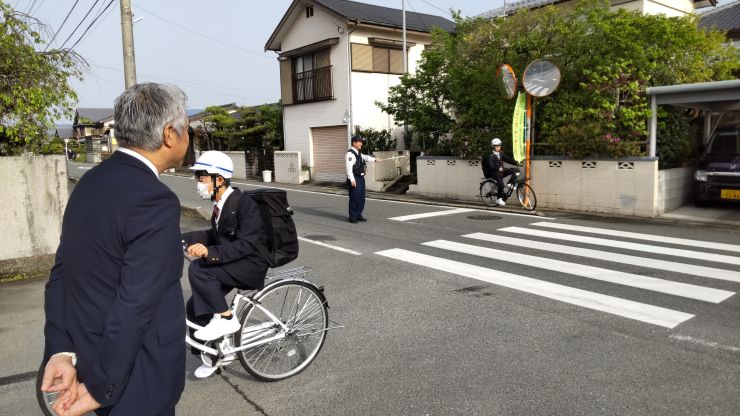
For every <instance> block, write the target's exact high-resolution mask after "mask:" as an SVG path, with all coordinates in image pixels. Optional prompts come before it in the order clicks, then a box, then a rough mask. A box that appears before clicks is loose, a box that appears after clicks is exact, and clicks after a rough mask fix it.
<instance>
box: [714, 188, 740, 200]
mask: <svg viewBox="0 0 740 416" xmlns="http://www.w3.org/2000/svg"><path fill="white" fill-rule="evenodd" d="M719 197H720V198H722V199H740V190H738V189H723V190H722V191H720V194H719Z"/></svg>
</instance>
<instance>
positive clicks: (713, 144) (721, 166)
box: [694, 125, 740, 206]
mask: <svg viewBox="0 0 740 416" xmlns="http://www.w3.org/2000/svg"><path fill="white" fill-rule="evenodd" d="M700 150H702V156H701V159H700V162H699V167H698V168H697V170H696V173H695V174H694V203H695V204H696V205H697V206H702V205H706V204H707V203H708V202H710V201H737V202H740V125H737V126H732V127H724V128H720V129H718V130H717V131H716V132H715V133H714V135H713V136H712V138H711V140H710V141H709V143H708V144H707V146H706V147H705V148H703V149H702V148H700Z"/></svg>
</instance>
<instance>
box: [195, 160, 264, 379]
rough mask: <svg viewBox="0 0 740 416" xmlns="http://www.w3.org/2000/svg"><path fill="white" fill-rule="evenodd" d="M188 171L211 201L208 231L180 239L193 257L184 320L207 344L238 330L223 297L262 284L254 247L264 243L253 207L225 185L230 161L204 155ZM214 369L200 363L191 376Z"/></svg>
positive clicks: (259, 260)
mask: <svg viewBox="0 0 740 416" xmlns="http://www.w3.org/2000/svg"><path fill="white" fill-rule="evenodd" d="M190 169H191V170H194V171H195V178H196V180H197V187H198V194H199V195H200V196H201V197H202V198H204V199H210V200H211V201H213V215H212V216H211V228H210V229H208V230H202V231H193V232H189V233H185V234H183V235H182V240H183V246H184V247H185V250H186V252H187V254H188V255H190V256H192V257H197V259H196V260H193V261H192V262H191V263H190V267H189V268H188V280H189V281H190V287H191V289H192V292H193V294H192V297H191V298H190V300H188V303H187V307H186V311H187V316H188V319H190V320H191V321H193V322H196V323H198V324H200V325H205V327H204V328H203V329H200V330H198V331H195V333H194V334H193V335H194V336H195V337H196V338H198V339H200V340H203V341H212V340H215V339H218V338H220V337H222V336H224V335H228V334H231V333H233V332H236V331H237V330H238V329H239V327H240V324H239V321H238V320H237V319H236V317H234V316H233V315H232V314H231V312H230V311H229V305H228V304H227V303H226V295H227V294H228V293H229V292H230V291H231V290H232V289H234V288H239V289H261V288H262V287H263V286H264V279H265V275H266V274H267V267H268V266H267V262H266V261H265V259H264V257H263V256H261V255H260V254H259V251H258V247H266V246H267V241H266V240H265V237H264V234H263V232H262V229H263V222H262V216H261V215H260V211H259V207H258V206H257V203H256V202H255V201H254V199H252V197H250V196H249V195H247V194H244V193H242V192H241V191H239V189H238V188H232V187H231V185H230V182H231V177H232V175H233V171H234V163H233V162H232V161H231V158H230V157H229V156H227V155H226V154H224V153H222V152H218V151H207V152H204V153H203V154H202V155H201V156H200V157H199V158H198V160H196V161H195V164H194V165H193V166H192V167H191V168H190ZM193 352H194V353H198V354H199V353H200V351H197V352H196V351H193ZM233 358H234V357H225V359H233ZM217 368H218V366H217V365H214V366H209V365H207V364H203V365H201V366H200V367H198V369H197V370H195V376H196V377H198V378H204V377H208V376H210V375H211V374H213V372H215V371H216V369H217Z"/></svg>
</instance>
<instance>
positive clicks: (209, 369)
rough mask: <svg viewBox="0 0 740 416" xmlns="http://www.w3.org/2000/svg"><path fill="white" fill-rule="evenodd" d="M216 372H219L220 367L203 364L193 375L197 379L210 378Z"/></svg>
mask: <svg viewBox="0 0 740 416" xmlns="http://www.w3.org/2000/svg"><path fill="white" fill-rule="evenodd" d="M216 370H218V366H216V365H214V366H210V365H208V364H205V363H203V364H201V365H200V367H198V368H196V369H195V372H194V373H193V375H194V376H195V378H208V377H210V376H212V375H213V373H215V372H216Z"/></svg>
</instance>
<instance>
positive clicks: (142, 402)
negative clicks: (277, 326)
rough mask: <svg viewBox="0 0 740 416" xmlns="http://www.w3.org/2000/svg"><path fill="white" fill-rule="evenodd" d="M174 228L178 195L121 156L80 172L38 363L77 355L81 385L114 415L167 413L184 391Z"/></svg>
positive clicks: (48, 298)
mask: <svg viewBox="0 0 740 416" xmlns="http://www.w3.org/2000/svg"><path fill="white" fill-rule="evenodd" d="M179 223H180V203H179V201H178V199H177V196H175V194H174V193H173V192H172V191H171V190H170V189H169V188H168V187H167V186H166V185H164V184H163V183H162V182H160V181H159V179H158V178H157V177H156V175H155V174H154V172H152V171H151V170H150V169H149V168H148V167H147V166H146V165H145V164H144V163H143V162H141V161H139V160H137V159H136V158H134V157H132V156H130V155H127V154H125V153H122V152H115V153H113V155H111V157H110V158H109V159H107V160H105V161H103V162H102V163H100V164H99V165H98V166H96V167H94V168H93V169H91V170H90V171H89V172H87V173H86V174H85V175H84V176H82V178H81V179H80V181H79V183H78V184H77V185H76V186H75V189H74V191H73V192H72V195H70V198H69V202H68V203H67V208H66V210H65V213H64V220H63V223H62V236H61V241H60V244H59V248H58V249H57V253H56V261H55V264H54V267H53V268H52V270H51V275H50V278H49V282H48V283H47V284H46V292H45V311H46V325H45V327H44V334H45V337H46V346H45V352H44V360H47V359H48V358H49V357H50V356H51V355H53V354H55V353H57V352H63V351H70V352H75V353H77V375H78V378H79V380H81V381H82V382H84V383H85V385H86V386H87V389H88V391H89V392H90V394H91V395H92V397H93V398H94V399H95V400H97V401H98V402H99V403H100V404H101V405H102V407H103V408H107V409H106V410H109V411H110V414H111V415H113V416H116V415H161V414H166V413H172V412H174V407H175V404H176V403H177V401H178V400H179V399H180V394H181V393H182V390H183V387H184V385H185V326H184V324H185V314H184V302H183V295H182V287H181V286H180V277H181V276H182V266H183V255H182V247H181V245H180V225H179ZM111 406H112V407H111Z"/></svg>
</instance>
